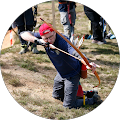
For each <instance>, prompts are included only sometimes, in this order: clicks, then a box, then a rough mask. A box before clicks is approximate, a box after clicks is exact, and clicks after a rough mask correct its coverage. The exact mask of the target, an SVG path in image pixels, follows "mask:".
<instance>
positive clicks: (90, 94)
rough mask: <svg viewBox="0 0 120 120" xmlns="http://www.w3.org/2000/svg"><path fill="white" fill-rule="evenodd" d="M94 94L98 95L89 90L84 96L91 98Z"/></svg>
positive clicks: (94, 91)
mask: <svg viewBox="0 0 120 120" xmlns="http://www.w3.org/2000/svg"><path fill="white" fill-rule="evenodd" d="M95 93H96V94H98V91H96V90H89V91H86V96H87V98H92V97H93V95H94V94H95Z"/></svg>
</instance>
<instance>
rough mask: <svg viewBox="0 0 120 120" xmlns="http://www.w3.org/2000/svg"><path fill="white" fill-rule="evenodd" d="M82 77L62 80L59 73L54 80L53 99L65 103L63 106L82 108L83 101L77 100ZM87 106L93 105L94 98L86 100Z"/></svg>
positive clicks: (76, 76)
mask: <svg viewBox="0 0 120 120" xmlns="http://www.w3.org/2000/svg"><path fill="white" fill-rule="evenodd" d="M79 80H80V75H79V74H77V75H75V76H73V77H68V78H62V77H61V76H60V74H59V73H58V74H57V75H56V77H55V79H54V86H53V97H54V98H55V99H59V100H61V101H63V106H64V107H68V108H80V107H81V106H82V105H83V99H77V98H76V95H77V90H78V85H79ZM85 103H86V105H87V104H89V105H92V104H93V98H89V99H88V98H87V99H86V100H85Z"/></svg>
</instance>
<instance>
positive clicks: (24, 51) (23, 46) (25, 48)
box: [19, 45, 28, 54]
mask: <svg viewBox="0 0 120 120" xmlns="http://www.w3.org/2000/svg"><path fill="white" fill-rule="evenodd" d="M27 51H28V47H27V45H21V51H20V52H19V54H24V53H26V52H27Z"/></svg>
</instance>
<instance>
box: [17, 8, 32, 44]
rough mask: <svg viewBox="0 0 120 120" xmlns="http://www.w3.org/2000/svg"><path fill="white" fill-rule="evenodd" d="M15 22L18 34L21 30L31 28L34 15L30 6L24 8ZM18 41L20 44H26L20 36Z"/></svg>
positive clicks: (30, 29)
mask: <svg viewBox="0 0 120 120" xmlns="http://www.w3.org/2000/svg"><path fill="white" fill-rule="evenodd" d="M15 24H16V25H17V27H18V34H20V33H21V32H22V31H32V30H33V24H34V16H33V11H32V8H30V9H28V10H26V11H25V12H24V13H22V14H21V15H20V16H19V17H18V18H17V19H16V20H15ZM19 38H20V42H21V44H22V45H24V44H27V42H26V41H25V40H23V39H22V38H21V37H20V36H19Z"/></svg>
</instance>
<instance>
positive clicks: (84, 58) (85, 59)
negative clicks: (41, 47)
mask: <svg viewBox="0 0 120 120" xmlns="http://www.w3.org/2000/svg"><path fill="white" fill-rule="evenodd" d="M40 19H41V20H42V21H43V22H44V23H46V24H47V25H48V26H49V27H50V28H52V29H53V30H54V31H55V32H56V33H57V34H59V35H60V36H61V37H62V38H63V39H64V40H65V41H66V42H67V43H69V44H70V45H71V46H72V47H73V48H74V49H75V50H76V51H77V52H78V53H79V55H80V56H81V57H82V58H83V60H84V61H85V62H86V64H87V65H88V66H89V67H90V68H92V66H91V65H90V64H89V62H88V60H87V58H86V57H85V56H84V55H83V54H82V53H81V52H80V51H79V50H78V49H77V48H76V47H75V46H74V45H73V44H72V43H71V42H70V41H69V40H68V39H67V38H66V37H64V36H63V35H62V34H61V33H59V32H58V31H57V30H56V29H55V28H54V27H53V26H52V25H50V24H48V23H47V22H46V21H44V20H43V19H42V18H40ZM94 74H95V76H96V77H97V79H98V81H99V85H100V77H99V76H98V74H97V72H96V71H95V72H94ZM99 85H98V86H99ZM98 86H95V87H98Z"/></svg>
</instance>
